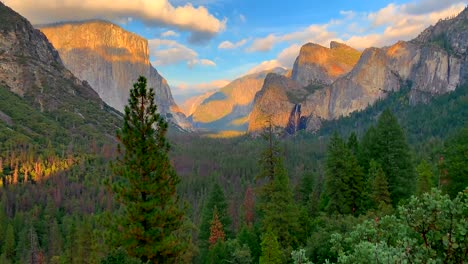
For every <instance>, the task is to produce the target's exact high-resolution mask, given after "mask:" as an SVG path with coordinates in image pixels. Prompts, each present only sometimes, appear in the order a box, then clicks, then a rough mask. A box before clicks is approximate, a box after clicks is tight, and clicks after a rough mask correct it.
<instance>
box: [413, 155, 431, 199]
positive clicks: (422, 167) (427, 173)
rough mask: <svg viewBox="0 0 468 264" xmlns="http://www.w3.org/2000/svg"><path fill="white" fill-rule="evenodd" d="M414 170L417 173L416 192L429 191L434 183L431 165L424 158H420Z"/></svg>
mask: <svg viewBox="0 0 468 264" xmlns="http://www.w3.org/2000/svg"><path fill="white" fill-rule="evenodd" d="M416 172H417V173H418V183H417V188H416V193H417V194H423V193H425V192H429V191H430V190H431V189H432V187H433V183H434V175H433V173H432V168H431V166H430V165H429V163H427V161H426V160H422V161H421V163H419V165H418V167H416Z"/></svg>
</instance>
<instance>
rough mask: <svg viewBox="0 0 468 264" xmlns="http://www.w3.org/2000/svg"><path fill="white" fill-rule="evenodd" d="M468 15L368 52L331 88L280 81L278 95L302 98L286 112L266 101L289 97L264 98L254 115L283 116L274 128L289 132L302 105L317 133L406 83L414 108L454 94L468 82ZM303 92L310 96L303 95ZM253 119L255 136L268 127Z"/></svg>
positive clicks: (285, 106)
mask: <svg viewBox="0 0 468 264" xmlns="http://www.w3.org/2000/svg"><path fill="white" fill-rule="evenodd" d="M467 13H468V11H467V9H465V10H464V11H462V12H461V13H460V14H459V15H458V16H456V17H455V18H452V19H448V20H441V21H439V23H437V24H436V25H434V26H432V27H430V28H428V29H426V30H425V31H423V32H422V33H421V34H420V36H418V37H417V38H415V39H414V40H411V41H399V42H397V43H395V44H394V45H391V46H388V47H384V48H367V49H365V50H364V51H363V52H362V54H361V56H360V58H359V60H358V62H357V63H356V64H355V66H354V67H353V68H352V69H351V70H350V71H349V72H348V73H347V74H345V75H343V76H341V77H339V78H337V79H336V80H335V81H333V82H332V83H331V84H329V85H318V86H317V85H316V86H317V87H311V86H309V87H307V86H306V87H303V88H302V89H292V90H291V89H289V88H288V87H281V83H284V81H281V80H280V81H279V82H278V84H276V86H277V87H276V88H275V89H276V90H277V91H281V92H280V93H285V94H287V93H288V92H289V93H291V92H294V93H296V94H297V93H298V92H297V91H300V93H302V94H303V95H302V99H301V100H296V101H294V100H291V98H289V100H288V103H281V105H282V107H281V108H268V107H265V106H266V105H275V103H268V102H264V101H265V100H277V101H279V100H284V98H283V97H281V96H278V97H277V98H275V97H272V96H269V97H268V98H263V97H262V96H259V97H257V99H256V100H255V103H254V111H255V109H256V108H262V111H263V112H265V113H266V115H272V114H273V113H275V114H277V115H278V114H280V115H281V116H282V118H281V119H279V120H278V119H277V120H276V122H275V125H276V126H279V127H282V128H287V126H288V121H289V120H290V119H291V115H292V110H293V109H295V108H296V105H295V104H301V107H300V109H301V115H302V117H304V118H306V119H307V120H308V121H307V122H306V123H307V124H311V125H310V126H306V127H305V129H306V130H313V131H315V130H317V129H319V126H320V122H318V121H319V120H320V119H321V120H332V119H337V118H339V117H342V116H348V115H349V114H350V113H352V112H355V111H361V110H363V109H365V108H366V107H368V106H369V105H372V104H374V103H375V102H376V101H377V100H380V99H384V98H385V97H386V96H387V94H388V93H389V92H393V91H398V90H400V89H401V87H404V86H406V85H407V84H409V85H410V86H411V90H410V96H409V103H411V104H417V103H420V102H422V103H424V102H427V101H428V100H429V99H430V98H432V97H434V96H438V95H441V94H445V93H448V92H450V91H454V90H455V89H456V87H457V86H459V85H461V84H463V83H465V82H466V80H467V71H468V70H467V69H468V63H467V59H466V46H467V44H466V43H468V34H467V33H466V32H468V31H467V30H466V29H467V24H468V23H467V20H468V16H467ZM440 32H443V36H444V37H442V38H441V37H439V35H437V34H442V33H440ZM439 39H442V40H443V41H442V43H439V42H440V41H439ZM307 45H308V44H306V46H307ZM309 46H311V45H309ZM312 46H313V47H316V45H312ZM300 56H301V55H299V57H300ZM299 57H298V58H299ZM298 60H299V59H298ZM312 71H314V69H312ZM293 72H294V69H293ZM315 73H316V72H312V73H311V74H312V75H314V74H315ZM293 76H294V74H293ZM296 83H297V82H296ZM298 85H301V83H298ZM271 86H275V85H271V84H270V85H267V83H266V82H265V85H264V86H263V87H262V90H265V89H270V87H271ZM306 88H308V89H306ZM262 90H261V91H262ZM304 90H310V91H311V92H310V93H308V94H306V95H304V94H305V93H306V91H304ZM262 94H268V93H265V92H263V93H262V92H259V95H262ZM277 103H278V104H279V102H277ZM279 112H280V113H279ZM253 117H254V118H253V119H251V120H250V122H249V129H248V131H249V132H250V133H256V132H258V131H260V130H261V129H263V127H264V126H265V125H261V124H257V123H256V122H257V120H255V117H256V116H255V115H254V116H253ZM296 119H297V118H296Z"/></svg>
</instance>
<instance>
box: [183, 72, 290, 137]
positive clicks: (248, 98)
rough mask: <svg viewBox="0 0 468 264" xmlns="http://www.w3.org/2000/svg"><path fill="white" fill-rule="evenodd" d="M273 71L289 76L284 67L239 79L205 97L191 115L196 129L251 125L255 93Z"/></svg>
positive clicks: (226, 128)
mask: <svg viewBox="0 0 468 264" xmlns="http://www.w3.org/2000/svg"><path fill="white" fill-rule="evenodd" d="M270 72H276V73H278V74H284V73H286V70H285V69H283V68H276V69H273V70H269V71H264V72H260V73H254V74H250V75H247V76H244V77H241V78H238V79H236V80H234V81H232V82H231V83H229V84H228V85H226V86H225V87H223V88H221V89H220V90H219V91H217V92H215V93H213V94H212V95H210V96H209V97H207V98H205V99H204V100H203V102H202V103H201V104H200V105H198V107H197V108H196V110H195V111H194V112H193V113H192V115H191V116H190V119H191V121H192V123H193V124H194V126H195V127H197V128H202V129H209V130H242V131H245V129H246V128H247V125H248V116H249V114H250V112H251V111H252V107H253V101H254V98H255V94H256V93H257V92H258V91H259V90H260V89H261V88H262V85H263V82H264V79H265V77H266V75H267V74H268V73H270Z"/></svg>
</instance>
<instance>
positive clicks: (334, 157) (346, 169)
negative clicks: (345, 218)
mask: <svg viewBox="0 0 468 264" xmlns="http://www.w3.org/2000/svg"><path fill="white" fill-rule="evenodd" d="M325 173H326V177H327V178H326V190H325V192H326V195H327V197H328V199H329V201H328V205H327V211H328V212H329V213H339V214H351V213H353V214H354V213H356V212H357V211H358V210H361V209H363V208H362V207H363V206H362V198H363V197H362V196H363V191H364V176H363V173H362V169H361V167H360V166H359V165H358V162H357V159H356V157H355V156H354V155H353V154H352V153H351V151H350V150H349V149H348V147H347V146H346V144H345V142H344V141H343V139H342V138H341V137H340V136H339V135H338V133H334V134H333V135H332V137H331V139H330V143H329V144H328V152H327V159H326V166H325Z"/></svg>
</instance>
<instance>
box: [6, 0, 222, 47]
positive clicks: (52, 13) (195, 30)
mask: <svg viewBox="0 0 468 264" xmlns="http://www.w3.org/2000/svg"><path fill="white" fill-rule="evenodd" d="M4 2H5V4H6V5H8V6H10V7H11V8H13V9H15V10H16V11H17V12H19V13H20V14H22V15H23V16H25V17H26V18H28V19H29V20H30V21H32V22H33V23H34V24H44V23H52V22H58V21H67V20H83V19H93V18H102V19H110V20H114V21H118V20H119V19H122V18H125V19H126V18H128V17H132V18H134V19H140V20H142V21H143V22H144V23H145V24H147V25H165V26H171V27H174V28H178V29H180V30H185V31H190V32H191V36H190V40H191V41H193V42H197V41H198V42H201V41H206V40H208V39H210V38H211V37H213V36H214V35H216V34H218V33H219V32H221V31H223V30H224V29H225V27H226V19H223V20H220V19H218V18H216V17H215V16H214V15H213V14H211V13H210V12H209V11H208V9H206V8H205V7H203V6H198V7H194V6H193V5H192V4H190V3H186V4H185V5H182V6H173V5H172V4H171V3H170V2H169V1H168V0H139V1H128V0H67V1H57V0H21V1H18V0H4Z"/></svg>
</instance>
